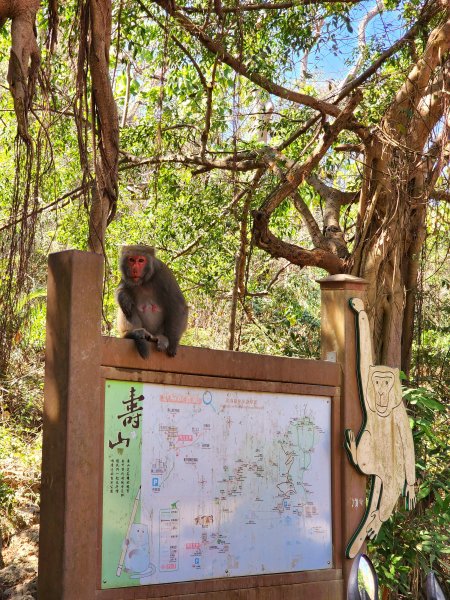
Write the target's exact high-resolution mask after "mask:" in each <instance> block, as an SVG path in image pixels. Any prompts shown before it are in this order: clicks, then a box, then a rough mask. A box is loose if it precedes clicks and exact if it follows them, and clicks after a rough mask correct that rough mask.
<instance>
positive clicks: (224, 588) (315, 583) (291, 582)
mask: <svg viewBox="0 0 450 600" xmlns="http://www.w3.org/2000/svg"><path fill="white" fill-rule="evenodd" d="M303 589H307V590H308V592H309V593H311V591H314V594H313V595H312V596H311V595H310V596H309V598H308V600H311V598H313V599H314V600H321V598H330V599H333V600H340V599H341V598H343V596H341V595H339V593H340V591H339V590H341V589H342V571H341V570H339V569H326V570H323V571H303V572H299V573H277V574H274V575H255V576H251V577H233V578H230V579H210V580H202V581H190V582H185V583H171V584H160V585H152V586H140V587H136V588H126V589H114V590H97V593H96V596H95V598H96V599H99V600H138V599H139V600H141V599H142V600H144V599H150V598H152V599H155V598H167V599H174V598H179V599H180V600H181V599H182V598H183V599H184V598H186V599H189V598H198V597H199V598H208V600H209V598H211V599H213V598H217V599H218V600H222V599H227V600H228V599H229V598H234V597H236V598H245V599H247V598H252V597H254V596H253V594H254V592H255V590H257V591H258V600H259V598H260V597H261V598H271V599H274V600H275V599H276V600H286V599H288V598H298V597H301V596H298V594H299V592H300V591H301V590H303ZM290 590H295V592H296V594H297V595H295V594H294V595H292V596H290V595H289V593H290ZM318 590H322V591H323V593H326V594H332V593H334V594H337V595H325V596H320V595H317V596H316V591H318ZM236 594H239V595H238V596H236Z"/></svg>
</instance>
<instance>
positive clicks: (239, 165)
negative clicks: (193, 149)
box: [121, 151, 266, 172]
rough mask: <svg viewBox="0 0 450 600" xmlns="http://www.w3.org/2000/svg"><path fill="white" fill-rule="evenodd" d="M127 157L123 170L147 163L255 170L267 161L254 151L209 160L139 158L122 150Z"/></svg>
mask: <svg viewBox="0 0 450 600" xmlns="http://www.w3.org/2000/svg"><path fill="white" fill-rule="evenodd" d="M121 154H122V155H123V156H124V157H125V161H123V160H122V161H121V171H126V170H128V169H133V168H134V167H143V166H145V165H160V164H164V163H170V164H179V165H187V166H193V165H198V166H201V167H202V171H203V172H206V171H211V170H212V169H224V170H228V171H253V170H255V169H260V168H265V167H266V163H265V162H264V161H263V160H258V159H257V158H256V156H255V154H254V153H250V152H249V153H242V154H241V155H239V154H238V155H237V158H236V159H235V158H234V157H230V158H225V159H223V160H208V159H207V158H202V157H201V156H181V155H180V154H176V155H166V156H153V157H152V158H144V159H141V158H138V157H136V156H133V155H132V154H129V153H128V152H123V151H122V152H121Z"/></svg>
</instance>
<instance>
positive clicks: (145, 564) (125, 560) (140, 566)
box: [116, 488, 156, 579]
mask: <svg viewBox="0 0 450 600" xmlns="http://www.w3.org/2000/svg"><path fill="white" fill-rule="evenodd" d="M140 498H141V488H139V490H138V493H137V495H136V498H135V500H134V504H133V510H132V512H131V517H130V521H129V524H128V531H127V535H126V537H125V540H124V542H123V545H122V554H121V556H120V560H119V564H118V566H117V573H116V575H117V577H120V576H121V574H122V570H123V567H124V565H125V572H126V573H128V576H129V577H130V578H131V579H140V578H142V577H150V576H151V575H153V574H154V573H155V571H156V567H155V565H153V564H152V563H151V562H150V546H149V538H148V527H147V525H144V524H143V523H134V518H135V516H136V511H137V508H138V504H139V501H140Z"/></svg>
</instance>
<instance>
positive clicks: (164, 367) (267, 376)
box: [102, 337, 340, 386]
mask: <svg viewBox="0 0 450 600" xmlns="http://www.w3.org/2000/svg"><path fill="white" fill-rule="evenodd" d="M152 346H153V348H152V350H153V351H152V353H151V355H150V357H149V358H148V359H143V358H141V357H140V356H139V354H138V353H137V351H136V349H135V346H134V342H133V341H132V340H125V339H118V338H111V337H104V338H103V355H102V365H103V366H106V367H119V368H126V369H134V370H138V369H144V370H150V369H151V370H152V371H162V372H166V373H167V372H176V373H184V374H190V375H214V376H216V377H227V378H228V377H231V378H234V379H258V380H262V381H282V382H286V383H304V384H313V385H324V386H337V385H339V382H340V369H339V366H338V365H337V364H335V363H332V362H327V361H323V360H305V359H302V358H284V357H280V356H263V355H259V354H250V353H247V352H227V351H222V350H209V349H207V348H193V347H188V346H180V348H179V350H178V354H177V356H176V357H174V358H170V357H168V356H167V355H166V354H164V353H161V352H157V351H156V350H155V349H154V348H155V345H154V344H152Z"/></svg>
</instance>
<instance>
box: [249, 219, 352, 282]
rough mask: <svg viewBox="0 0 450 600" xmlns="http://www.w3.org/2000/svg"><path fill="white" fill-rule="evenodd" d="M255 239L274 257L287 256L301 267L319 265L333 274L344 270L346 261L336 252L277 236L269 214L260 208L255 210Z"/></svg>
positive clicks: (286, 257)
mask: <svg viewBox="0 0 450 600" xmlns="http://www.w3.org/2000/svg"><path fill="white" fill-rule="evenodd" d="M253 240H254V242H255V244H256V245H257V246H258V248H261V249H262V250H265V251H266V252H268V253H269V254H270V255H271V256H273V257H274V258H285V259H287V260H288V261H289V262H291V263H292V264H294V265H298V266H299V267H319V268H321V269H325V271H327V272H328V273H330V274H332V275H335V274H337V273H342V272H344V269H345V262H344V261H343V260H342V259H340V258H339V257H338V256H336V254H333V253H332V252H329V251H326V250H322V249H319V248H314V249H313V250H307V249H305V248H301V247H299V246H296V245H295V244H289V243H288V242H284V241H282V240H280V239H279V238H277V237H276V236H275V235H274V234H273V233H272V232H271V231H270V230H269V215H268V214H267V213H264V212H262V211H260V210H255V211H253Z"/></svg>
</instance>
